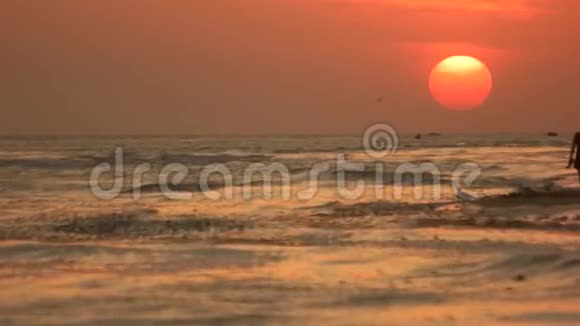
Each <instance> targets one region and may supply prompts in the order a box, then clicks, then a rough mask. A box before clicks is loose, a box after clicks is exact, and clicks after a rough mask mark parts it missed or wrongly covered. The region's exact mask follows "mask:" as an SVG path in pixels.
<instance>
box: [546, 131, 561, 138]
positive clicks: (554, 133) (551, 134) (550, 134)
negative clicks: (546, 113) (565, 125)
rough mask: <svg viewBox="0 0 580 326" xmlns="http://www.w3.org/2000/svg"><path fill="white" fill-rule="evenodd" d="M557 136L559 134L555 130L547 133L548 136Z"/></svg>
mask: <svg viewBox="0 0 580 326" xmlns="http://www.w3.org/2000/svg"><path fill="white" fill-rule="evenodd" d="M558 136H559V134H558V133H557V132H553V131H550V132H549V133H548V137H558Z"/></svg>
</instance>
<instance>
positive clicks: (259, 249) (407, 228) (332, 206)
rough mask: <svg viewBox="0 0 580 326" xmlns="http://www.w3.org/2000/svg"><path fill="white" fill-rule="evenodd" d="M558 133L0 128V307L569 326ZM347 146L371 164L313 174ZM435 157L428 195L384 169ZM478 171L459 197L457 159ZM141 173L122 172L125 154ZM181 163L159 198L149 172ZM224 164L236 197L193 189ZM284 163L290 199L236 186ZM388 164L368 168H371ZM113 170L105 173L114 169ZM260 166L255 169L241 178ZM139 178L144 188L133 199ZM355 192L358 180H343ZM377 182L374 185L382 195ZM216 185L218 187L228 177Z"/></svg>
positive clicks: (5, 312) (570, 257)
mask: <svg viewBox="0 0 580 326" xmlns="http://www.w3.org/2000/svg"><path fill="white" fill-rule="evenodd" d="M570 139H571V135H570V137H568V136H567V135H564V136H562V137H546V136H542V135H536V136H534V135H495V136H488V135H487V136H486V135H481V136H475V135H471V136H458V135H454V136H445V135H443V136H425V137H423V139H421V140H416V139H414V138H413V137H402V138H401V140H400V146H399V149H398V151H397V152H396V153H393V154H390V155H388V156H386V157H385V158H383V159H382V160H381V161H380V162H377V161H376V160H374V159H371V158H370V157H369V156H368V155H367V154H366V153H365V151H364V149H363V148H362V145H361V141H360V138H359V137H354V136H352V137H350V136H349V137H347V136H344V137H336V136H334V137H314V136H312V137H260V138H249V137H244V138H242V137H217V138H216V137H193V136H191V137H122V138H116V137H110V138H99V137H93V138H58V137H55V138H46V137H29V138H2V139H0V193H1V196H0V212H1V215H0V239H1V241H0V289H1V290H0V293H2V296H1V297H2V301H1V302H2V303H1V304H0V310H1V313H0V322H6V323H21V324H65V323H72V324H99V323H102V322H106V323H109V324H143V323H145V324H163V323H168V324H180V323H181V324H196V323H198V324H220V325H221V324H243V325H246V324H251V325H255V324H322V323H327V324H345V325H352V324H364V325H368V324H381V325H383V324H390V325H398V324H400V325H407V324H428V325H432V324H443V325H446V324H453V323H457V324H482V323H483V324H491V323H499V324H522V325H523V324H529V323H532V322H534V323H537V324H545V325H553V324H567V323H568V324H577V323H578V322H580V314H579V313H578V311H579V307H580V278H579V277H578V275H580V274H579V272H580V256H579V255H578V252H579V251H578V250H579V249H580V237H579V235H580V190H579V188H578V186H577V183H578V180H577V175H576V173H575V171H574V170H567V169H564V167H565V165H566V163H567V158H568V150H569V145H570V143H569V142H570ZM117 147H122V148H123V150H124V152H123V161H124V165H123V166H124V171H123V175H124V182H123V192H122V193H121V194H120V195H119V196H118V197H117V198H116V199H114V200H101V199H98V198H96V197H95V196H94V194H93V193H91V191H90V187H89V176H90V174H91V170H92V169H93V168H94V167H95V166H97V165H98V164H101V163H111V164H112V163H114V150H115V148H117ZM340 154H343V155H344V157H345V158H346V159H347V160H348V161H349V162H355V163H363V165H364V167H365V170H364V171H359V172H349V173H347V174H346V177H347V181H348V187H353V186H355V185H356V182H358V181H362V182H365V185H367V189H366V191H365V192H364V193H363V194H362V195H361V196H358V197H356V198H344V197H342V196H340V194H339V193H338V191H337V184H336V180H337V178H336V176H337V173H338V170H337V168H336V166H335V165H332V166H331V168H330V169H329V170H328V171H325V172H324V173H321V174H320V175H319V184H318V189H317V192H316V194H315V196H313V197H312V198H309V199H307V200H304V199H299V198H298V197H297V196H296V195H297V194H298V193H300V192H301V191H304V189H307V188H308V187H309V174H308V173H309V171H310V170H311V168H312V167H313V166H314V165H315V164H318V163H324V162H331V163H333V164H334V163H335V162H336V158H337V155H340ZM409 162H411V163H425V162H430V163H434V164H435V165H436V166H437V167H438V169H439V171H440V173H441V180H442V186H441V187H442V197H441V198H437V199H434V198H432V197H430V196H428V195H429V194H430V193H431V192H432V191H433V186H432V184H431V183H432V181H433V180H432V179H433V178H429V177H427V178H426V179H425V180H426V182H428V183H429V184H426V185H425V187H424V189H423V190H424V191H425V193H426V194H427V195H426V196H424V197H423V198H415V197H414V193H413V190H414V184H413V183H412V180H408V179H405V181H404V183H403V186H404V187H403V188H404V189H403V190H404V191H403V196H402V197H396V196H394V193H393V191H394V190H393V189H394V188H393V186H394V178H393V173H394V171H395V169H396V168H397V167H398V166H400V165H401V164H404V163H409ZM468 162H469V163H475V164H477V165H478V166H479V167H480V168H481V176H480V177H479V178H478V179H477V180H476V182H474V183H472V184H468V185H464V190H465V191H466V192H468V193H470V194H472V195H473V196H475V197H476V198H477V199H476V200H474V201H459V200H457V198H456V193H455V191H454V190H453V189H452V187H451V175H452V172H453V171H454V169H456V167H457V166H458V165H460V164H463V163H468ZM142 163H150V164H151V165H152V171H151V172H149V173H147V174H146V175H145V177H144V179H143V181H142V182H140V183H138V184H134V183H133V181H134V180H133V179H134V178H133V169H134V167H136V166H137V165H139V164H142ZM171 163H180V164H183V165H185V166H186V167H187V168H188V177H187V178H186V179H185V180H183V181H182V182H181V183H180V184H177V185H172V188H171V189H173V190H175V191H178V192H180V193H183V194H190V195H191V198H188V199H187V200H170V199H168V198H166V196H164V194H162V193H161V192H160V189H159V186H158V183H159V171H160V170H161V169H162V168H163V167H164V166H166V165H167V164H171ZM216 163H217V164H225V166H227V167H228V168H229V169H230V170H231V171H232V174H233V180H234V183H233V184H234V187H233V194H234V197H233V198H231V199H227V200H226V199H223V198H222V199H221V200H211V199H209V198H207V196H206V195H205V193H204V192H203V191H201V190H200V188H199V175H200V173H201V171H202V170H203V168H204V167H205V166H207V165H208V164H216ZM253 163H265V164H271V163H282V164H284V165H285V166H286V167H287V168H288V171H289V172H290V173H291V188H292V189H291V190H292V196H291V198H290V199H284V198H282V196H281V194H282V192H281V190H282V189H281V187H282V184H281V183H280V182H279V181H280V180H274V196H273V198H272V199H267V198H263V196H260V194H261V193H260V191H259V189H260V188H261V187H262V183H260V182H256V183H254V182H252V183H250V184H249V185H250V186H252V187H253V188H255V190H257V191H256V194H257V195H256V196H254V197H253V198H252V199H250V200H245V199H244V198H243V196H242V194H243V188H244V186H247V185H248V184H247V183H244V179H243V172H244V170H245V169H246V168H247V167H248V166H249V165H251V164H253ZM377 163H381V164H382V166H383V167H384V171H382V173H381V174H380V178H379V179H380V182H379V181H377V173H376V170H374V168H375V167H376V164H377ZM111 178H112V175H110V174H107V175H106V176H105V177H104V179H105V182H104V183H107V180H108V181H111ZM253 181H255V180H253ZM134 189H139V190H141V194H142V197H141V198H140V199H138V200H135V199H134V198H133V194H134V191H133V190H134ZM349 189H352V188H349ZM377 189H379V190H380V193H381V194H382V196H381V197H380V198H377V191H378V190H377ZM215 190H216V191H218V193H220V194H221V195H224V191H225V190H224V189H223V185H222V186H220V184H219V182H218V183H216V186H215Z"/></svg>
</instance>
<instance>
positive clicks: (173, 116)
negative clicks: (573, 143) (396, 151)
mask: <svg viewBox="0 0 580 326" xmlns="http://www.w3.org/2000/svg"><path fill="white" fill-rule="evenodd" d="M0 21H1V22H2V28H0V42H1V44H2V47H1V49H2V50H1V53H0V68H1V70H0V95H1V96H0V112H1V119H0V134H31V133H32V134H47V133H48V134H78V133H83V134H87V133H88V134H119V133H122V134H206V133H210V134H213V133H230V134H231V133H251V134H261V133H359V132H360V131H361V130H362V129H364V127H366V126H368V125H370V124H372V123H377V122H386V123H390V124H392V125H393V126H394V127H396V128H397V129H399V130H401V131H403V132H410V133H412V132H424V131H441V132H496V131H501V132H540V131H541V132H545V131H548V130H559V131H572V130H580V81H579V78H580V60H579V59H578V54H579V53H580V1H575V0H471V1H458V0H243V1H241V0H195V1H190V0H171V1H169V0H100V1H78V0H51V1H18V0H8V1H4V2H2V4H0ZM457 54H461V55H471V56H475V57H477V58H479V59H481V60H482V61H484V62H485V63H486V64H487V65H488V66H489V68H490V70H491V71H492V73H493V78H494V90H493V92H492V95H491V97H490V98H489V100H488V101H487V103H486V104H485V105H484V106H483V107H481V108H480V109H479V110H476V111H473V112H450V111H446V110H444V109H442V108H440V107H439V106H438V105H437V104H436V103H435V102H434V101H433V100H432V99H431V97H430V94H429V90H428V83H427V81H428V77H429V73H430V69H431V68H432V67H433V66H434V65H435V64H436V63H437V62H439V61H440V60H442V59H444V58H445V57H446V56H450V55H457ZM381 96H382V97H384V100H383V102H382V103H378V102H377V101H376V99H377V98H378V97H381Z"/></svg>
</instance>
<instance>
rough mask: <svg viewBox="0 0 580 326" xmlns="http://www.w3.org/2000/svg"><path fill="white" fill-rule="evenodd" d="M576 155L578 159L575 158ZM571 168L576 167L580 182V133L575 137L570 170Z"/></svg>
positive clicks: (569, 164)
mask: <svg viewBox="0 0 580 326" xmlns="http://www.w3.org/2000/svg"><path fill="white" fill-rule="evenodd" d="M574 153H576V158H574ZM571 167H574V168H575V169H576V170H577V171H578V181H579V182H580V132H577V133H576V135H574V141H573V142H572V149H570V163H568V168H571Z"/></svg>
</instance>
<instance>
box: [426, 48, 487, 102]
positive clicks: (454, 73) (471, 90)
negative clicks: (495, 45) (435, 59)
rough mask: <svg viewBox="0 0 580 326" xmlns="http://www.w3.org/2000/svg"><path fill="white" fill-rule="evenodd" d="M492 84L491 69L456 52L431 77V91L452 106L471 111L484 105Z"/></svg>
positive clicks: (435, 69)
mask: <svg viewBox="0 0 580 326" xmlns="http://www.w3.org/2000/svg"><path fill="white" fill-rule="evenodd" d="M491 88H492V77H491V73H490V71H489V69H487V67H486V66H485V64H483V63H482V62H481V61H479V60H477V59H475V58H473V57H469V56H453V57H449V58H447V59H445V60H443V61H441V62H440V63H439V64H438V65H437V66H435V68H433V71H432V72H431V76H430V77H429V89H430V90H431V95H433V98H434V99H435V100H436V101H437V102H438V103H439V104H441V105H442V106H444V107H446V108H447V109H450V110H457V111H467V110H472V109H475V108H477V107H479V106H481V105H482V104H483V102H485V100H486V99H487V97H488V96H489V93H491Z"/></svg>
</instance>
